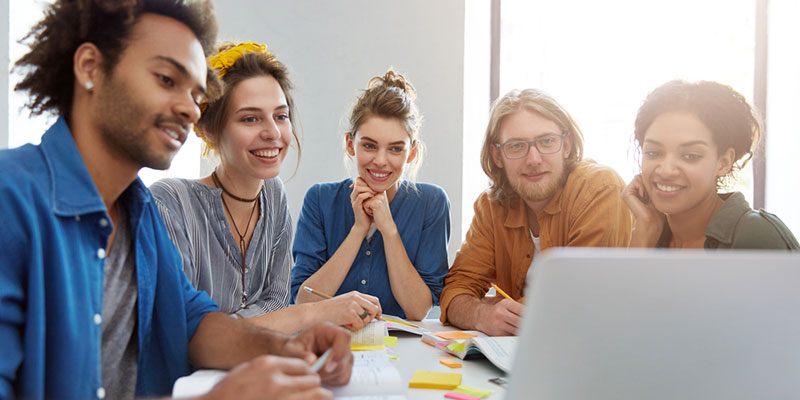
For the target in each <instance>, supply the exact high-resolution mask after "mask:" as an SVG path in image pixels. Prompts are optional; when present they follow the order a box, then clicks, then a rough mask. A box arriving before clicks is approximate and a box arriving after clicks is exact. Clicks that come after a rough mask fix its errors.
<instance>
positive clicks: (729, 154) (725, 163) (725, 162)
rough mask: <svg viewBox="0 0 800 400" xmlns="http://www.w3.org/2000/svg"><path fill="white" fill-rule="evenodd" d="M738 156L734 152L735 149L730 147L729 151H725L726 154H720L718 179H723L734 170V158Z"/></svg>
mask: <svg viewBox="0 0 800 400" xmlns="http://www.w3.org/2000/svg"><path fill="white" fill-rule="evenodd" d="M735 156H736V152H735V151H734V150H733V147H729V148H728V150H725V152H724V153H722V154H720V156H719V160H717V177H718V178H722V177H723V176H725V175H728V173H729V172H731V169H732V168H733V157H735Z"/></svg>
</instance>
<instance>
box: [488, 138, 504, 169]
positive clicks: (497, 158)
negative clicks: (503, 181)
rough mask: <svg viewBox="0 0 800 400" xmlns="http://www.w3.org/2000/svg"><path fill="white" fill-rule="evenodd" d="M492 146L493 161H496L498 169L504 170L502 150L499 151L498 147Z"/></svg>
mask: <svg viewBox="0 0 800 400" xmlns="http://www.w3.org/2000/svg"><path fill="white" fill-rule="evenodd" d="M490 146H492V147H491V152H492V160H493V161H494V165H495V166H497V168H500V169H502V168H503V153H502V151H501V150H500V149H498V148H497V146H495V145H493V144H491V145H490Z"/></svg>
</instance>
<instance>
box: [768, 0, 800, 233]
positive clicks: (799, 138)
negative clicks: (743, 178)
mask: <svg viewBox="0 0 800 400" xmlns="http://www.w3.org/2000/svg"><path fill="white" fill-rule="evenodd" d="M768 15H769V22H768V26H769V34H768V37H769V50H768V54H769V55H768V57H769V58H768V61H767V68H768V71H767V121H766V122H767V129H766V132H767V133H766V134H767V136H768V141H767V146H766V152H767V154H766V161H767V182H766V205H765V208H766V209H767V210H768V211H770V212H773V213H775V214H777V215H778V217H780V218H781V219H782V220H783V222H784V223H786V225H787V226H788V227H789V229H791V230H792V232H793V233H794V234H795V236H797V237H800V209H799V208H798V207H797V199H798V198H800V178H798V177H797V174H798V170H800V168H798V164H797V154H798V151H800V116H798V113H797V109H798V107H800V54H798V52H797V38H798V37H800V25H798V24H797V19H798V18H799V17H800V4H799V3H798V2H797V1H796V0H771V1H770V2H769V14H768Z"/></svg>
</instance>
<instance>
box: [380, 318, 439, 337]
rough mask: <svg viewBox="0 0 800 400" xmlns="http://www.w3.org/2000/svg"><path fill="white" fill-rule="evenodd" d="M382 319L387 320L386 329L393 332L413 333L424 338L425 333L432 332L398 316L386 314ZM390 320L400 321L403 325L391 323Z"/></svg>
mask: <svg viewBox="0 0 800 400" xmlns="http://www.w3.org/2000/svg"><path fill="white" fill-rule="evenodd" d="M381 318H384V319H385V320H386V327H387V329H388V330H390V331H393V330H394V331H403V332H409V333H413V334H415V335H420V336H422V335H423V334H424V333H425V332H430V330H428V329H425V328H423V327H421V326H419V325H417V324H415V323H413V322H409V321H407V320H405V319H403V318H400V317H398V316H394V315H388V314H384V315H382V316H381ZM389 319H392V320H395V321H400V322H402V323H397V322H393V321H389ZM411 325H413V326H411Z"/></svg>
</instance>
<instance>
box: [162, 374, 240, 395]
mask: <svg viewBox="0 0 800 400" xmlns="http://www.w3.org/2000/svg"><path fill="white" fill-rule="evenodd" d="M227 373H228V372H227V371H220V370H218V369H202V370H199V371H197V372H195V373H193V374H191V375H189V376H184V377H183V378H179V379H178V380H177V381H175V385H174V386H173V387H172V397H194V396H201V395H204V394H206V393H208V392H209V391H211V388H213V387H214V385H216V384H217V382H219V381H221V380H222V378H224V377H225V375H227Z"/></svg>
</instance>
